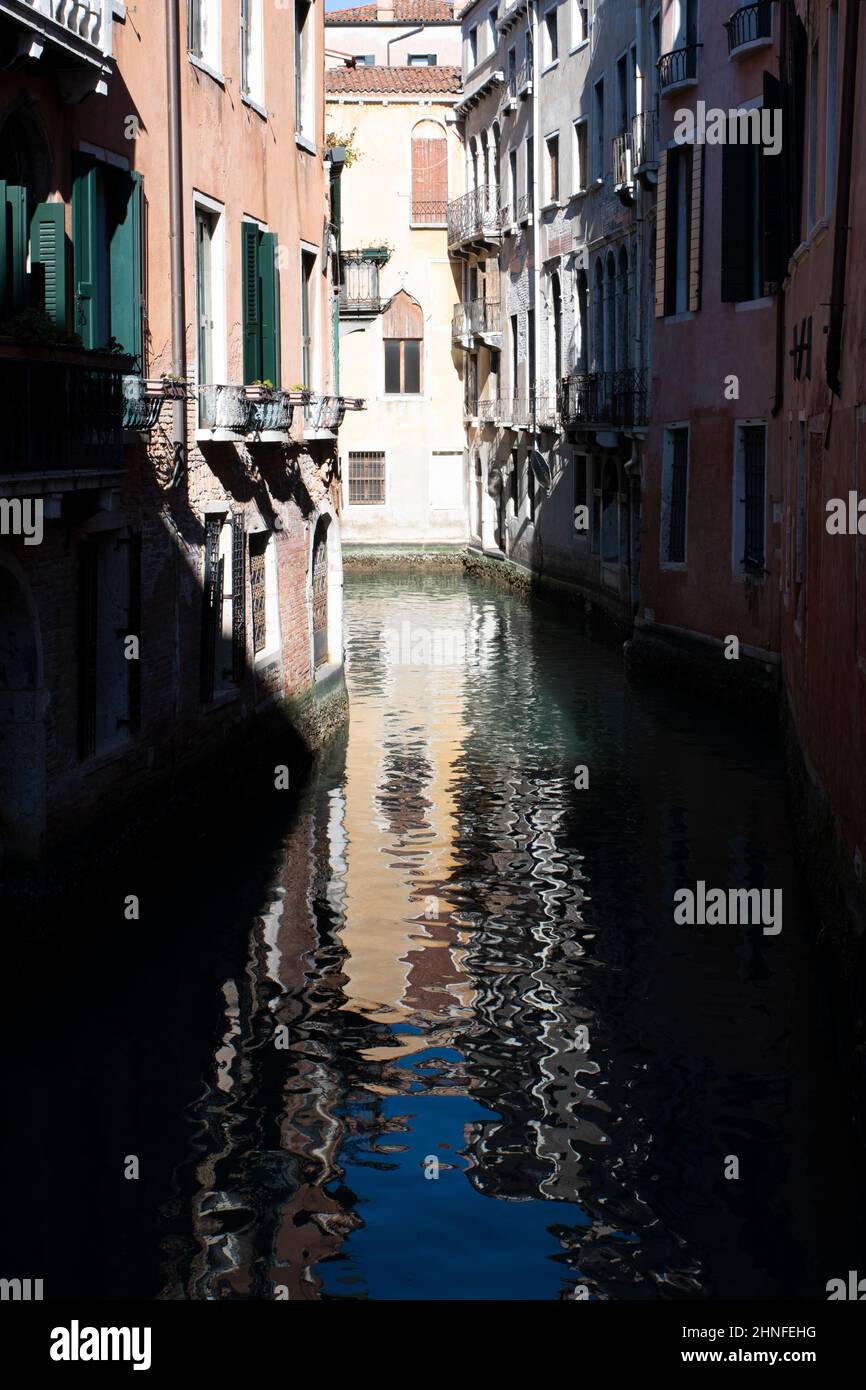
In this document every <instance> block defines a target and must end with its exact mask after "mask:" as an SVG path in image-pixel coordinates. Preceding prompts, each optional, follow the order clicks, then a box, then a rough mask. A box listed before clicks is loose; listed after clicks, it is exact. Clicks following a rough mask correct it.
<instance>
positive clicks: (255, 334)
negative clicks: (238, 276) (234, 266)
mask: <svg viewBox="0 0 866 1390" xmlns="http://www.w3.org/2000/svg"><path fill="white" fill-rule="evenodd" d="M241 253H242V276H243V334H244V383H245V384H246V385H249V384H250V382H253V381H270V382H271V383H272V385H274V386H279V384H280V281H279V270H278V266H279V246H278V243H277V237H276V233H274V232H263V231H261V230H260V228H259V227H257V226H256V225H255V223H253V222H242V223H241Z"/></svg>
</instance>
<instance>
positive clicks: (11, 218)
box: [0, 180, 27, 315]
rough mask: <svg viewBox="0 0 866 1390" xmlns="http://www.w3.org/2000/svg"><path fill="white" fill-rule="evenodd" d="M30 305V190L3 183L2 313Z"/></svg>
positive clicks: (0, 239)
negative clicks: (28, 232)
mask: <svg viewBox="0 0 866 1390" xmlns="http://www.w3.org/2000/svg"><path fill="white" fill-rule="evenodd" d="M26 305H27V189H26V188H21V187H19V185H17V184H12V183H5V182H3V181H2V180H0V312H2V313H3V314H4V315H6V314H15V313H17V312H18V310H19V309H24V308H25V307H26Z"/></svg>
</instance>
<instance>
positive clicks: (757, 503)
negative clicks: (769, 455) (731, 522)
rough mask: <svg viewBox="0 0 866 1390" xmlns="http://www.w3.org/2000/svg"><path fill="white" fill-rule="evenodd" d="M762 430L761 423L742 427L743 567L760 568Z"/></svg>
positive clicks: (764, 469) (764, 437)
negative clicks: (743, 489)
mask: <svg viewBox="0 0 866 1390" xmlns="http://www.w3.org/2000/svg"><path fill="white" fill-rule="evenodd" d="M765 446H766V434H765V431H764V427H763V425H746V426H745V427H744V429H743V474H744V481H745V494H746V495H745V497H744V498H743V502H744V505H745V539H746V549H745V554H744V555H743V564H744V566H745V568H746V569H747V570H757V571H759V572H761V573H762V572H763V569H764V495H765V475H766V447H765Z"/></svg>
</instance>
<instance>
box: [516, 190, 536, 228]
mask: <svg viewBox="0 0 866 1390" xmlns="http://www.w3.org/2000/svg"><path fill="white" fill-rule="evenodd" d="M532 206H533V204H532V194H531V193H521V194H520V196H519V197H518V199H517V220H518V222H526V221H527V219H528V218H529V217H531V216H532Z"/></svg>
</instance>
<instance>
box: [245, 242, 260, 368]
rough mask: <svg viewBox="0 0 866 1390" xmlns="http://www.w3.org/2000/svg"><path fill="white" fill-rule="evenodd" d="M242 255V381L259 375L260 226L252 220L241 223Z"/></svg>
mask: <svg viewBox="0 0 866 1390" xmlns="http://www.w3.org/2000/svg"><path fill="white" fill-rule="evenodd" d="M241 255H242V258H243V265H242V275H243V311H244V325H243V332H244V381H245V382H246V383H248V384H249V382H251V381H260V380H261V377H262V324H261V284H260V279H259V229H258V227H256V226H255V225H254V223H252V222H242V223H241Z"/></svg>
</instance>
